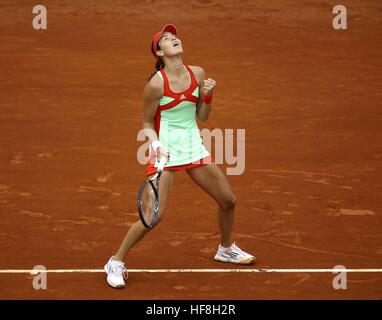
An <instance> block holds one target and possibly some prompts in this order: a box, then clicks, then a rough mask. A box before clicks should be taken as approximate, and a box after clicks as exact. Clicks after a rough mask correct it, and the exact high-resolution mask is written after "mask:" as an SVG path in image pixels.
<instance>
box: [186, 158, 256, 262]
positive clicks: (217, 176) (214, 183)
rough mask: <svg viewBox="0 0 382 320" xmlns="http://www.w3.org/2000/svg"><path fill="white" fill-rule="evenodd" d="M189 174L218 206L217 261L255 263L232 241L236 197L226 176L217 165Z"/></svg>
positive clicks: (193, 169) (198, 168)
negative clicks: (218, 234)
mask: <svg viewBox="0 0 382 320" xmlns="http://www.w3.org/2000/svg"><path fill="white" fill-rule="evenodd" d="M187 173H188V174H189V176H190V177H191V178H192V180H194V181H195V182H196V183H197V184H198V185H199V186H200V187H201V188H202V189H203V190H205V191H206V192H207V193H208V194H209V195H210V196H211V197H212V198H213V199H215V201H216V202H217V204H218V222H219V227H220V233H221V242H220V245H219V248H218V251H217V253H216V255H215V260H219V261H223V262H231V263H238V264H250V263H253V262H254V261H255V257H254V256H252V255H250V254H248V253H246V252H244V251H242V250H241V249H240V248H239V247H238V246H237V245H236V244H235V243H234V242H233V240H232V227H233V222H234V213H235V207H236V197H235V195H234V193H233V192H232V190H231V186H230V184H229V182H228V180H227V178H226V176H225V175H224V174H223V172H222V171H221V170H220V168H219V167H218V166H217V165H216V164H209V165H205V166H201V167H196V168H192V169H188V170H187Z"/></svg>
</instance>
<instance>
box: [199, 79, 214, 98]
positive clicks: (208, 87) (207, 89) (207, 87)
mask: <svg viewBox="0 0 382 320" xmlns="http://www.w3.org/2000/svg"><path fill="white" fill-rule="evenodd" d="M215 87H216V81H215V80H214V79H211V78H208V79H207V80H203V88H202V90H203V93H204V95H206V96H210V95H211V94H212V90H213V89H214V88H215Z"/></svg>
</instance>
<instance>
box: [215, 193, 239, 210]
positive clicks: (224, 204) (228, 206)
mask: <svg viewBox="0 0 382 320" xmlns="http://www.w3.org/2000/svg"><path fill="white" fill-rule="evenodd" d="M219 206H220V208H221V209H223V210H232V209H235V206H236V196H235V195H234V194H233V193H231V194H229V195H227V196H225V197H224V198H223V199H222V200H221V201H220V203H219Z"/></svg>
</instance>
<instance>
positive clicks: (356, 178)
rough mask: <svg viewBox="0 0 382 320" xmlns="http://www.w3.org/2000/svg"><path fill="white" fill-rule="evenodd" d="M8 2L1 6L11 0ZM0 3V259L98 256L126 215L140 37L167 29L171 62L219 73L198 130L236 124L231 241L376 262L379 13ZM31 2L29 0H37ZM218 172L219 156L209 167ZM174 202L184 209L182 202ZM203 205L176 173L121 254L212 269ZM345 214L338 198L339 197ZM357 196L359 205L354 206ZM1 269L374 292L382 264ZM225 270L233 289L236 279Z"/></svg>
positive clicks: (286, 252) (76, 261)
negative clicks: (157, 212) (42, 11)
mask: <svg viewBox="0 0 382 320" xmlns="http://www.w3.org/2000/svg"><path fill="white" fill-rule="evenodd" d="M16 3H17V4H16ZM65 3H66V4H63V1H53V0H51V1H49V2H47V3H46V5H47V9H48V29H47V30H46V31H36V30H33V29H32V24H31V23H32V18H33V15H32V7H33V5H35V1H17V2H14V1H7V0H1V2H0V7H1V10H0V30H1V33H0V43H1V51H0V52H1V53H0V66H1V73H0V90H1V91H0V93H1V99H2V100H1V104H0V106H1V113H0V128H1V135H0V214H1V219H0V242H1V245H2V250H1V254H0V269H31V268H33V266H35V265H41V264H42V265H45V266H46V267H47V268H49V269H55V268H60V269H61V268H97V269H98V268H102V266H103V264H104V263H105V261H106V260H107V259H108V258H109V256H110V255H111V254H112V253H113V252H114V251H115V250H116V248H117V247H118V246H119V243H120V241H121V240H122V238H123V236H124V234H125V232H126V231H127V229H128V226H129V225H130V224H131V223H132V222H134V221H135V220H136V219H137V218H138V216H137V213H136V207H135V199H136V192H137V189H138V187H139V184H140V182H141V180H142V178H143V177H144V167H143V166H142V165H140V164H139V163H138V162H137V160H136V150H137V148H138V147H139V146H140V145H141V142H137V141H136V135H137V132H138V130H139V129H140V128H141V123H142V103H141V100H142V89H143V86H144V84H145V81H146V78H147V77H148V75H149V74H150V73H151V72H152V70H153V64H154V60H153V58H152V57H151V55H150V52H149V46H150V39H151V37H152V35H153V33H154V32H156V31H157V30H158V29H159V28H161V26H162V25H163V24H165V23H169V22H171V23H174V24H176V25H177V26H178V29H179V32H180V37H181V39H182V40H183V44H184V48H185V54H184V62H185V63H187V64H191V65H201V66H203V67H204V68H205V69H206V71H207V73H208V76H210V77H212V78H214V79H216V80H217V82H218V86H217V88H216V92H215V98H214V105H213V112H212V114H211V116H210V119H209V120H208V122H207V123H206V125H203V126H201V127H207V128H210V129H212V128H222V129H225V128H233V129H237V128H244V129H246V170H245V173H244V174H243V175H240V176H229V180H230V182H231V183H232V187H233V190H234V192H235V193H236V195H237V198H238V206H237V216H236V223H235V239H236V240H237V242H238V243H239V245H240V246H241V247H243V248H244V249H246V250H248V251H250V252H253V253H255V254H256V255H257V257H258V263H257V265H256V267H258V268H332V267H334V266H335V265H344V266H345V267H347V268H380V267H382V237H381V208H382V185H381V181H382V176H381V159H382V145H381V139H382V131H381V128H382V113H381V103H380V100H381V97H382V93H381V89H380V88H381V85H382V81H381V80H382V79H381V59H380V57H381V54H382V43H381V41H380V39H381V31H382V27H381V11H382V4H381V3H380V2H379V1H377V0H374V1H367V4H365V2H364V1H360V0H354V1H342V2H341V4H343V5H346V6H347V9H348V14H349V19H348V27H349V29H348V30H342V31H335V30H334V29H333V28H332V27H331V19H332V17H333V15H332V13H331V10H332V7H333V5H334V4H337V3H336V2H334V1H318V0H317V1H308V0H301V1H300V0H290V1H281V0H274V1H265V0H262V1H249V0H248V1H240V2H238V1H235V2H230V1H197V0H190V1H187V2H178V1H155V3H154V4H153V3H151V1H142V0H139V1H111V0H106V1H74V0H71V1H65ZM42 4H44V1H43V2H42ZM222 168H223V169H224V168H225V165H222ZM185 204H187V205H185ZM215 209H216V208H215V205H214V203H213V202H212V200H210V199H209V198H208V196H207V195H205V194H204V193H203V192H202V191H201V190H199V189H198V187H197V186H196V185H194V184H193V183H191V182H190V180H189V178H188V176H187V174H186V173H185V172H179V173H177V175H176V178H175V184H174V187H173V191H172V193H171V196H170V204H169V208H168V212H167V217H166V219H165V220H164V222H163V224H162V225H161V226H160V227H158V228H157V230H156V231H155V232H153V233H152V234H149V235H148V236H147V238H146V239H145V240H144V241H143V242H142V243H140V244H139V245H138V246H137V247H136V248H134V250H133V251H132V252H131V254H130V255H129V258H128V261H127V267H128V268H222V267H231V266H225V265H222V264H219V263H215V262H214V261H213V260H212V257H213V253H214V251H215V249H216V246H217V244H218V241H219V237H218V229H217V225H216V221H215ZM344 209H347V210H353V211H346V210H344ZM355 210H361V211H355ZM332 279H333V275H332V274H329V273H328V274H306V273H295V274H274V273H272V274H264V273H262V274H257V273H256V274H196V275H195V274H131V275H130V279H129V282H128V286H127V288H126V289H124V290H118V291H117V290H112V289H110V288H109V287H108V286H107V284H106V282H105V279H104V275H103V274H63V275H57V274H55V275H49V276H48V290H46V291H41V290H40V291H36V290H33V288H32V280H31V277H30V276H28V275H25V274H24V275H23V274H21V275H9V274H0V298H1V299H26V298H28V299H43V298H45V299H88V298H93V299H105V298H106V299H108V298H111V299H114V298H117V299H160V298H168V299H183V298H184V299H229V298H232V299H277V298H282V299H293V298H301V299H312V298H327V299H356V298H359V299H364V298H369V299H381V298H382V289H381V288H382V274H380V273H376V274H348V289H347V290H343V291H336V290H334V289H333V288H332ZM238 284H239V285H238Z"/></svg>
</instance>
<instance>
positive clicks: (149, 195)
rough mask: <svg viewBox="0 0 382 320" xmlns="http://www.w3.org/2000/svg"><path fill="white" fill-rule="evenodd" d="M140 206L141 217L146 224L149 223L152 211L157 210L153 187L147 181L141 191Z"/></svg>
mask: <svg viewBox="0 0 382 320" xmlns="http://www.w3.org/2000/svg"><path fill="white" fill-rule="evenodd" d="M141 206H142V214H143V218H144V219H145V221H146V222H147V223H148V224H149V223H151V221H152V218H153V215H154V212H155V211H157V210H158V203H157V201H155V192H154V189H153V188H152V186H151V185H150V184H149V183H148V184H146V187H145V189H144V191H143V193H142V199H141Z"/></svg>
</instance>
